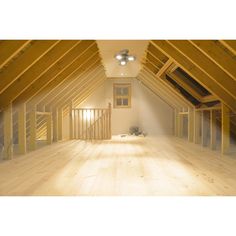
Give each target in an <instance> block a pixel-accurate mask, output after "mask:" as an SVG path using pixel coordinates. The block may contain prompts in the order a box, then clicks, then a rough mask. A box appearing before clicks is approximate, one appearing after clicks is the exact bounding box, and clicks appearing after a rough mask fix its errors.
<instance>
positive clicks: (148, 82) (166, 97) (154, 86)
mask: <svg viewBox="0 0 236 236" xmlns="http://www.w3.org/2000/svg"><path fill="white" fill-rule="evenodd" d="M138 79H139V80H140V81H141V82H142V83H143V84H144V85H145V87H147V88H148V89H149V90H151V91H152V92H153V93H155V94H156V96H158V97H159V98H161V99H162V100H163V101H164V102H166V103H167V104H168V105H169V106H171V107H172V108H173V109H174V108H181V107H182V106H181V105H180V104H179V103H178V102H177V101H176V100H174V99H173V97H172V99H171V98H170V96H171V95H170V94H168V93H166V91H165V90H163V89H162V88H160V86H159V85H158V83H155V81H153V80H152V79H150V78H149V77H147V76H146V75H145V74H142V73H140V74H139V76H138Z"/></svg>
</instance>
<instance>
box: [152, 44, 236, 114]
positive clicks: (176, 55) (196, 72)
mask: <svg viewBox="0 0 236 236" xmlns="http://www.w3.org/2000/svg"><path fill="white" fill-rule="evenodd" d="M151 43H152V44H153V45H154V46H155V47H157V48H158V49H160V50H161V51H163V53H166V55H167V56H169V57H170V58H172V59H173V60H174V62H175V63H176V64H177V65H178V66H179V67H181V68H182V69H183V70H185V71H186V72H187V73H188V74H189V75H190V76H191V77H193V78H194V79H195V80H196V81H197V82H198V83H200V84H201V85H202V86H203V87H205V88H207V90H209V91H210V92H211V93H212V94H214V95H215V96H217V97H218V98H219V100H221V101H222V102H225V103H226V104H227V105H228V106H229V107H231V109H232V110H234V111H236V100H235V98H234V97H232V96H231V95H230V94H229V93H228V92H226V91H225V89H223V88H222V87H221V86H219V85H218V83H215V81H214V80H213V79H212V78H211V77H209V76H208V75H207V74H206V73H204V72H203V71H202V70H201V69H199V68H198V67H196V65H195V64H194V63H193V62H192V61H190V60H189V59H188V58H186V57H185V56H184V55H183V54H182V53H181V52H180V51H179V50H177V49H175V47H173V46H172V45H171V44H170V43H169V42H167V41H165V40H154V41H151Z"/></svg>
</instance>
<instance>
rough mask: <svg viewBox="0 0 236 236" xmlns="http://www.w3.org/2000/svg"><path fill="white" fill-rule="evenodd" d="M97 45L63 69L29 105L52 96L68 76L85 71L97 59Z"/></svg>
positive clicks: (32, 98)
mask: <svg viewBox="0 0 236 236" xmlns="http://www.w3.org/2000/svg"><path fill="white" fill-rule="evenodd" d="M97 50H98V49H97V47H96V45H95V46H92V47H91V48H89V49H88V50H86V52H85V53H83V54H82V55H81V56H79V57H78V58H77V59H76V60H75V61H74V62H73V63H72V64H71V65H70V66H69V67H68V68H66V69H65V70H63V71H62V72H61V73H60V74H59V75H57V76H56V77H55V78H54V79H53V80H52V81H50V82H49V83H48V84H46V86H44V87H43V88H42V89H41V90H39V92H38V93H36V94H35V95H34V96H33V97H31V99H30V100H29V101H28V103H27V107H28V108H29V107H31V106H33V105H35V104H37V103H38V104H39V103H41V102H42V101H43V100H44V99H45V98H47V97H49V96H51V94H52V93H53V92H54V91H55V90H56V89H57V88H58V87H59V86H60V85H61V84H62V83H63V82H64V81H66V80H67V78H68V77H69V76H70V75H71V74H73V73H75V72H76V71H80V72H81V73H82V72H83V69H84V68H86V67H87V66H89V65H90V64H91V63H93V62H94V60H97V55H98V52H97Z"/></svg>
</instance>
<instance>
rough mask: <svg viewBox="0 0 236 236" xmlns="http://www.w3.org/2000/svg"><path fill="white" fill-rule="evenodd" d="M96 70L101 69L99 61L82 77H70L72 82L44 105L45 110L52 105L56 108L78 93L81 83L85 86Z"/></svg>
mask: <svg viewBox="0 0 236 236" xmlns="http://www.w3.org/2000/svg"><path fill="white" fill-rule="evenodd" d="M98 68H100V70H101V69H102V68H103V66H102V65H101V63H100V61H97V62H96V63H95V64H93V65H92V66H91V67H90V68H88V69H87V70H86V71H84V73H83V75H82V76H78V75H74V76H72V78H70V80H71V81H72V82H71V83H68V84H66V85H65V87H64V88H63V89H61V92H60V93H58V94H57V96H55V97H53V99H52V100H51V101H50V102H49V103H46V104H45V105H46V108H48V107H51V106H53V105H54V106H58V104H60V103H61V102H63V101H65V100H66V99H68V98H70V97H72V96H73V93H76V92H77V93H78V92H79V86H81V85H82V84H83V83H84V84H85V83H86V82H87V81H88V79H89V77H91V76H93V73H96V70H97V69H98Z"/></svg>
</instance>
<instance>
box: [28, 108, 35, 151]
mask: <svg viewBox="0 0 236 236" xmlns="http://www.w3.org/2000/svg"><path fill="white" fill-rule="evenodd" d="M29 119H30V142H29V149H30V150H35V149H36V133H37V127H36V122H37V117H36V111H35V109H33V110H32V111H30V115H29Z"/></svg>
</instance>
